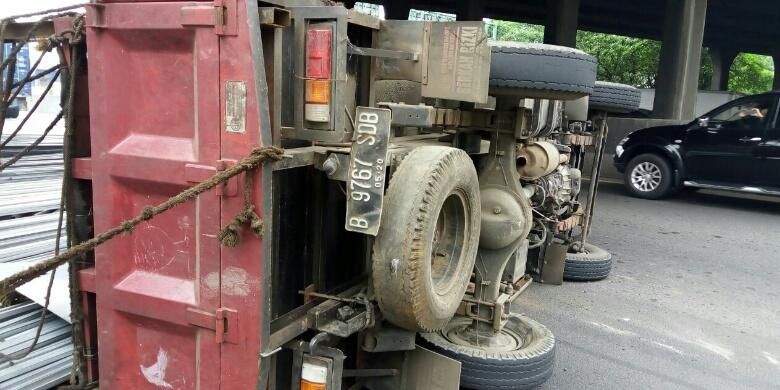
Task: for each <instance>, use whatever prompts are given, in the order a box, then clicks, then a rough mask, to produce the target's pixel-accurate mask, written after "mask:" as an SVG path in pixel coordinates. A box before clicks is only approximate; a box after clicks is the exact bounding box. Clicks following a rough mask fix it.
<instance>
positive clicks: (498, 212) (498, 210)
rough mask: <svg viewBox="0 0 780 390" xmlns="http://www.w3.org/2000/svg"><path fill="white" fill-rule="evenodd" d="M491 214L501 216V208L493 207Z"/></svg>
mask: <svg viewBox="0 0 780 390" xmlns="http://www.w3.org/2000/svg"><path fill="white" fill-rule="evenodd" d="M493 214H501V207H498V206H496V207H493Z"/></svg>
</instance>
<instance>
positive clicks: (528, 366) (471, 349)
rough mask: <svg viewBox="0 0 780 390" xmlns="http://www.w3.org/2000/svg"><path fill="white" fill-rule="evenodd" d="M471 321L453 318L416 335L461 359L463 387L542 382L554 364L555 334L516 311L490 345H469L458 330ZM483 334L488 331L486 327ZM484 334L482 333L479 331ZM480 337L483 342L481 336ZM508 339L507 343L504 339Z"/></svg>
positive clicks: (520, 386)
mask: <svg viewBox="0 0 780 390" xmlns="http://www.w3.org/2000/svg"><path fill="white" fill-rule="evenodd" d="M471 322H472V320H470V319H468V318H466V317H455V318H454V319H453V320H452V322H450V324H448V325H447V327H446V328H445V329H444V330H442V331H440V332H435V333H422V334H420V336H421V338H422V340H423V344H424V345H425V346H426V347H429V348H431V349H432V350H433V351H435V352H438V353H441V354H443V355H445V356H448V357H450V358H453V359H455V360H458V361H460V362H461V369H460V386H461V387H462V388H466V389H528V388H532V387H535V386H538V385H540V384H542V383H544V382H545V381H546V380H547V379H549V378H550V376H552V373H553V369H554V367H555V336H553V334H552V332H550V330H549V329H547V328H546V327H545V326H544V325H542V324H540V323H538V322H536V321H534V320H532V319H530V318H528V317H525V316H520V315H516V314H511V315H510V317H509V321H508V322H507V323H506V325H504V328H503V329H501V332H500V336H499V337H498V338H496V340H500V341H499V342H497V343H495V344H493V345H492V346H491V347H486V346H485V345H484V344H483V345H482V346H477V345H472V344H471V343H469V342H468V341H467V337H463V336H462V335H459V334H457V330H458V329H465V328H464V327H468V326H471ZM486 332H487V333H486V334H491V333H492V331H491V330H487V331H486ZM481 335H482V337H484V335H485V334H484V333H482V334H481ZM480 340H482V341H484V340H483V339H482V338H480ZM506 341H509V342H506Z"/></svg>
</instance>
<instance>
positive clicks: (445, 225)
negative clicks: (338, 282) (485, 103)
mask: <svg viewBox="0 0 780 390" xmlns="http://www.w3.org/2000/svg"><path fill="white" fill-rule="evenodd" d="M480 221H481V207H480V195H479V179H478V178H477V171H476V168H475V167H474V163H473V162H472V161H471V158H470V157H469V156H468V155H467V154H466V152H464V151H462V150H460V149H455V148H450V147H444V146H421V147H418V148H415V149H414V150H412V151H411V152H410V153H409V154H408V155H407V156H406V157H405V158H404V159H403V161H402V162H401V164H400V165H399V166H398V169H397V170H396V171H395V173H394V174H393V177H392V178H391V179H390V185H389V187H388V189H387V195H386V197H385V204H384V210H383V212H382V223H381V225H380V227H379V232H378V234H377V236H376V240H375V241H374V254H373V258H372V283H373V287H374V296H375V297H376V301H377V303H378V304H379V308H380V310H381V311H382V314H383V315H384V317H385V318H386V319H387V320H388V321H390V322H392V323H393V324H395V325H397V326H399V327H402V328H404V329H407V330H411V331H422V332H431V331H435V330H439V329H442V328H443V327H444V326H445V325H447V323H448V322H449V320H450V319H451V318H452V316H453V315H455V311H456V310H457V309H458V306H459V305H460V302H461V299H462V298H463V294H465V293H466V288H467V287H468V283H469V278H470V277H471V274H472V272H473V270H474V261H475V260H476V256H477V246H478V244H479V232H480Z"/></svg>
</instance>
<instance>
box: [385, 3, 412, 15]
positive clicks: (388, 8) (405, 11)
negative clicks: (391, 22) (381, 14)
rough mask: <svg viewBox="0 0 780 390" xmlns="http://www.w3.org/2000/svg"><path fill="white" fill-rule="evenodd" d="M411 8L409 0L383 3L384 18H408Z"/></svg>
mask: <svg viewBox="0 0 780 390" xmlns="http://www.w3.org/2000/svg"><path fill="white" fill-rule="evenodd" d="M411 9H412V6H411V2H410V1H409V0H393V1H388V2H386V3H385V18H387V19H397V20H408V19H409V11H410V10H411Z"/></svg>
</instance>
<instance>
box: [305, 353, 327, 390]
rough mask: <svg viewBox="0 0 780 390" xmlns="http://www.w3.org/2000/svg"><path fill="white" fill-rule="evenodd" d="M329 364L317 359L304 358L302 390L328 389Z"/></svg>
mask: <svg viewBox="0 0 780 390" xmlns="http://www.w3.org/2000/svg"><path fill="white" fill-rule="evenodd" d="M328 377H329V375H328V365H327V364H326V363H325V362H321V361H318V360H315V359H311V358H309V359H304V360H303V364H302V365H301V390H328V385H327V383H328Z"/></svg>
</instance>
